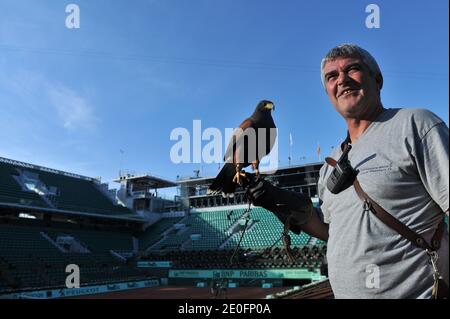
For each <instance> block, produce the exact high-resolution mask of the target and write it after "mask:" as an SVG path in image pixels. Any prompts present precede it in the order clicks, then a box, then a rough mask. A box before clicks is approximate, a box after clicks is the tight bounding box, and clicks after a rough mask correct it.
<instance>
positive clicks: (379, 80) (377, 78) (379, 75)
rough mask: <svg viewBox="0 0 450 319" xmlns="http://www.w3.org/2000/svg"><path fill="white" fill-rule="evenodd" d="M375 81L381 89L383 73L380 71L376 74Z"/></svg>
mask: <svg viewBox="0 0 450 319" xmlns="http://www.w3.org/2000/svg"><path fill="white" fill-rule="evenodd" d="M375 81H376V82H377V84H378V89H379V90H380V91H381V89H382V88H383V75H382V74H381V73H379V74H377V75H376V76H375Z"/></svg>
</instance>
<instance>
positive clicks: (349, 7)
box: [0, 0, 449, 181]
mask: <svg viewBox="0 0 450 319" xmlns="http://www.w3.org/2000/svg"><path fill="white" fill-rule="evenodd" d="M69 3H75V4H77V5H79V7H80V11H81V12H80V14H81V15H80V18H81V21H80V22H81V25H80V26H81V27H80V29H68V28H66V27H65V20H66V17H67V15H68V13H66V12H65V7H66V5H67V4H69ZM370 3H375V4H377V5H378V6H379V8H380V21H381V27H380V28H379V29H368V28H367V27H366V25H365V19H366V17H367V16H368V15H369V13H366V12H365V8H366V6H367V5H368V4H370ZM343 42H353V43H357V44H359V45H360V46H362V47H363V48H366V49H367V50H368V51H369V52H371V53H372V54H373V55H374V56H375V58H376V59H377V61H378V63H379V65H380V67H381V69H382V72H383V75H384V88H383V90H382V101H383V104H384V105H385V107H420V108H428V109H430V110H432V111H433V112H435V113H436V114H437V115H438V116H440V117H441V118H443V119H444V120H445V122H446V123H447V124H448V118H449V117H448V103H449V95H448V85H449V83H448V60H449V51H448V45H449V43H448V1H447V0H434V1H411V0H408V1H357V0H347V1H294V0H286V1H274V0H245V1H244V0H226V1H225V0H192V1H185V0H149V1H143V0H134V1H125V0H115V1H111V0H110V1H107V0H89V1H87V0H73V1H55V0H42V1H32V0H27V1H25V0H0V156H2V157H8V158H13V159H16V160H21V161H25V162H30V163H34V164H38V165H43V166H49V167H52V168H56V169H61V170H67V171H70V172H75V173H79V174H83V175H88V176H93V177H97V176H100V177H102V179H103V180H104V181H111V180H112V179H113V178H115V177H116V176H117V174H118V171H119V169H121V168H122V169H128V170H130V171H134V172H136V173H147V172H148V173H153V174H156V175H159V176H162V177H166V178H169V179H172V180H174V179H175V178H176V176H177V175H181V176H186V175H192V172H193V170H195V169H201V170H202V172H203V175H213V174H215V173H216V172H217V164H210V165H206V164H205V165H202V164H178V165H175V164H173V163H172V162H171V160H170V156H169V154H170V149H171V147H172V146H173V144H174V143H175V142H174V141H171V140H170V139H169V136H170V132H171V131H172V130H173V129H174V128H176V127H185V128H187V129H191V128H192V121H193V120H196V119H199V120H202V127H203V128H207V127H217V128H219V129H225V128H229V127H235V126H237V125H238V124H240V122H241V121H242V120H243V119H244V118H245V117H247V116H248V115H250V114H251V113H252V111H253V109H254V107H255V105H256V104H257V102H258V101H259V100H261V99H270V100H272V101H274V102H275V105H276V111H275V113H274V119H275V122H276V123H277V126H278V128H279V157H280V160H281V163H280V164H281V165H287V163H288V160H287V158H288V155H289V133H292V136H293V148H292V155H293V162H294V163H300V162H302V163H304V162H313V161H316V160H317V154H316V149H317V145H318V143H320V146H321V150H322V156H326V155H327V154H328V153H329V151H330V150H331V146H333V145H335V144H337V143H338V142H339V140H340V139H341V138H342V137H343V136H344V135H345V125H344V122H343V120H342V119H341V118H340V117H339V115H338V114H337V113H336V112H335V111H334V109H333V108H332V106H331V104H330V103H329V101H328V99H327V97H326V95H325V93H324V90H323V88H322V86H321V82H320V60H321V58H322V56H323V55H324V54H325V53H326V52H327V51H328V50H329V49H330V48H331V47H333V46H335V45H337V44H340V43H343ZM204 143H205V144H206V143H207V142H204ZM120 150H123V151H124V152H123V154H122V153H121V152H120Z"/></svg>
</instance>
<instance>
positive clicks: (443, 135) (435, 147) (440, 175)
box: [415, 122, 449, 212]
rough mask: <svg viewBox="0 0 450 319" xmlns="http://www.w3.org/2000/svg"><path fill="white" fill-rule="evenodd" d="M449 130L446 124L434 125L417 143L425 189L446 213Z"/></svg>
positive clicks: (417, 162) (418, 160)
mask: <svg viewBox="0 0 450 319" xmlns="http://www.w3.org/2000/svg"><path fill="white" fill-rule="evenodd" d="M448 143H449V130H448V127H447V125H446V124H445V123H444V122H439V123H436V124H435V125H433V126H432V127H431V128H430V129H429V130H427V131H426V132H425V133H424V134H423V135H422V136H419V137H418V138H417V140H416V142H415V148H416V165H417V170H418V172H419V175H420V178H421V180H422V182H423V185H424V187H425V189H426V190H427V191H428V193H429V194H430V196H431V198H432V199H433V200H434V201H435V202H436V203H437V204H438V205H439V206H440V207H441V209H442V210H443V211H444V212H445V211H446V210H448V195H449V175H448V174H449V169H448V166H449V157H448V150H449V144H448Z"/></svg>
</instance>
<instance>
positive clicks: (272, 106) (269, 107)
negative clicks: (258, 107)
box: [265, 103, 275, 111]
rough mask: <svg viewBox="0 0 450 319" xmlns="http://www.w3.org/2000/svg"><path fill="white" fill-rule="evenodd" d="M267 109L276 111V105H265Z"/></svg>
mask: <svg viewBox="0 0 450 319" xmlns="http://www.w3.org/2000/svg"><path fill="white" fill-rule="evenodd" d="M265 108H266V109H268V110H272V111H275V105H273V103H267V104H266V105H265Z"/></svg>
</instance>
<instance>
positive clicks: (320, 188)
mask: <svg viewBox="0 0 450 319" xmlns="http://www.w3.org/2000/svg"><path fill="white" fill-rule="evenodd" d="M327 166H328V165H327V164H324V165H323V166H322V168H321V169H320V173H319V180H318V182H317V192H318V195H319V207H317V208H316V211H317V212H318V214H319V216H320V217H321V219H322V221H323V222H324V223H326V224H329V223H330V212H328V211H327V210H326V209H324V207H323V206H322V202H323V198H324V196H325V190H326V184H325V175H326V172H327V168H328V167H327Z"/></svg>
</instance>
